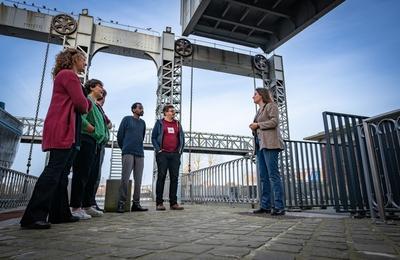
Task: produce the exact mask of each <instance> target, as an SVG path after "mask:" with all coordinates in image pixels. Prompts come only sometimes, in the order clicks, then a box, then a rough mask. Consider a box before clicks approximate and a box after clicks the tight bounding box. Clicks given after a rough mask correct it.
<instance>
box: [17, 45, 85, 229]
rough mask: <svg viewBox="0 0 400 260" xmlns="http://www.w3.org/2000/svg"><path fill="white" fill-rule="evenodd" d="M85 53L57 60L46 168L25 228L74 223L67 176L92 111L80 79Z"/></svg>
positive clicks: (64, 53) (23, 222)
mask: <svg viewBox="0 0 400 260" xmlns="http://www.w3.org/2000/svg"><path fill="white" fill-rule="evenodd" d="M85 66H86V57H85V54H84V53H82V52H81V51H79V50H77V49H72V48H69V49H66V50H64V51H62V52H60V53H59V54H58V55H57V57H56V64H55V66H54V69H53V78H54V86H53V93H52V97H51V102H50V106H49V110H48V112H47V115H46V119H45V121H44V127H43V140H42V149H43V151H49V152H50V157H49V162H48V164H47V166H46V167H45V168H44V170H43V172H42V174H41V175H40V177H39V179H38V181H37V183H36V185H35V189H34V191H33V194H32V197H31V199H30V201H29V204H28V206H27V207H26V210H25V213H24V216H23V217H22V219H21V222H20V223H21V227H22V228H30V229H48V228H50V227H51V224H50V223H53V224H56V223H63V222H74V221H77V220H79V219H76V218H74V217H72V215H71V211H70V209H69V206H68V195H67V186H68V174H69V172H70V169H71V165H72V162H73V160H74V157H75V155H76V151H77V150H78V149H79V143H80V142H79V133H80V126H81V121H80V120H81V116H80V115H81V114H86V113H87V112H88V111H89V110H90V109H91V102H90V101H89V100H88V99H87V98H86V97H85V94H84V92H83V89H82V87H81V82H80V80H79V78H78V76H77V74H78V73H81V72H84V70H85Z"/></svg>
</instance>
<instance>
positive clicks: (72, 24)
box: [51, 14, 78, 35]
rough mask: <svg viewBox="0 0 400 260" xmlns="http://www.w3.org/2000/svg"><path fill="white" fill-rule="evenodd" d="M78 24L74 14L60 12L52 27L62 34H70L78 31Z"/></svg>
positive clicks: (55, 17)
mask: <svg viewBox="0 0 400 260" xmlns="http://www.w3.org/2000/svg"><path fill="white" fill-rule="evenodd" d="M77 27H78V24H77V23H76V21H75V19H74V18H73V17H72V16H69V15H67V14H59V15H56V16H54V18H53V20H52V21H51V28H52V29H53V30H54V31H56V32H57V33H59V34H61V35H70V34H73V33H74V32H75V31H76V28H77Z"/></svg>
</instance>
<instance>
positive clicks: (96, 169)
mask: <svg viewBox="0 0 400 260" xmlns="http://www.w3.org/2000/svg"><path fill="white" fill-rule="evenodd" d="M104 152H105V146H104V145H98V146H97V151H96V156H95V158H94V162H93V165H92V169H91V171H90V174H89V179H88V182H87V184H86V188H85V195H84V198H83V201H85V202H86V201H89V204H90V206H94V205H97V203H96V193H97V189H98V188H99V184H100V178H101V165H102V164H103V160H104Z"/></svg>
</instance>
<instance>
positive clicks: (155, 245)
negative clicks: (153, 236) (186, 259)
mask: <svg viewBox="0 0 400 260" xmlns="http://www.w3.org/2000/svg"><path fill="white" fill-rule="evenodd" d="M177 245H178V244H172V243H166V242H156V241H154V242H151V243H143V244H140V245H137V246H136V247H138V248H141V249H148V250H164V249H168V248H172V247H174V246H177Z"/></svg>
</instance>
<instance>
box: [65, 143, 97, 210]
mask: <svg viewBox="0 0 400 260" xmlns="http://www.w3.org/2000/svg"><path fill="white" fill-rule="evenodd" d="M96 152H97V144H96V141H95V140H94V139H93V138H92V137H90V136H88V135H81V149H80V150H79V152H78V154H77V155H76V158H75V160H74V163H73V167H72V169H73V173H74V174H73V176H72V185H71V202H70V205H71V207H73V208H80V207H90V206H91V204H90V196H88V195H87V194H86V186H87V184H88V181H89V178H90V174H91V170H92V166H93V163H94V160H95V157H96ZM93 185H94V184H93ZM90 190H91V191H93V187H92V188H91V189H90Z"/></svg>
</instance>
